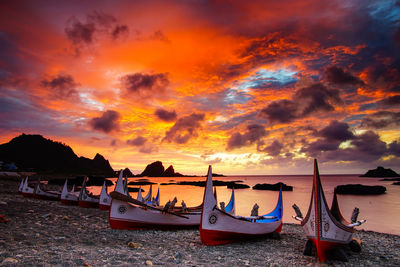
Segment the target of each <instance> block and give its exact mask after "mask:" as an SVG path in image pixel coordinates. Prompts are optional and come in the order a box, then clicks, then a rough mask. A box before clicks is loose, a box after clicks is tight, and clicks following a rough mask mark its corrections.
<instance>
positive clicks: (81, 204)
mask: <svg viewBox="0 0 400 267" xmlns="http://www.w3.org/2000/svg"><path fill="white" fill-rule="evenodd" d="M78 206H79V207H82V208H98V207H99V203H98V202H91V201H84V200H79V201H78Z"/></svg>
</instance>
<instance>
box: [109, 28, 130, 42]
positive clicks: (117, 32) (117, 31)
mask: <svg viewBox="0 0 400 267" xmlns="http://www.w3.org/2000/svg"><path fill="white" fill-rule="evenodd" d="M128 34H129V28H128V26H127V25H116V26H115V27H114V29H113V30H112V33H111V36H112V38H113V39H114V40H116V39H118V38H121V37H123V36H127V35H128Z"/></svg>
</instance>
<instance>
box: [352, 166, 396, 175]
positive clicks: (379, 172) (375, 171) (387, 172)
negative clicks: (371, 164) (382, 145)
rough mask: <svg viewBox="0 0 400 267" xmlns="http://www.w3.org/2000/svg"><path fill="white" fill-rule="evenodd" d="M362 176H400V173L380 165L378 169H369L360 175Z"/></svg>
mask: <svg viewBox="0 0 400 267" xmlns="http://www.w3.org/2000/svg"><path fill="white" fill-rule="evenodd" d="M360 177H400V175H398V174H397V173H396V172H395V171H393V170H392V169H390V168H389V169H385V168H383V167H382V166H378V167H377V168H376V169H373V170H369V171H367V173H365V174H364V175H360Z"/></svg>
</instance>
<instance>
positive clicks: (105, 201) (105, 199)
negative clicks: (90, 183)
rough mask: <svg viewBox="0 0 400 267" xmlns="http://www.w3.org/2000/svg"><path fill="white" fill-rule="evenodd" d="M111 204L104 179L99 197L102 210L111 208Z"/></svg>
mask: <svg viewBox="0 0 400 267" xmlns="http://www.w3.org/2000/svg"><path fill="white" fill-rule="evenodd" d="M110 206H111V197H110V195H109V194H108V193H107V186H106V181H104V182H103V187H102V188H101V193H100V198H99V208H100V209H101V210H109V209H110Z"/></svg>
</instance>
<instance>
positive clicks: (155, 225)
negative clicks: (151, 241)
mask: <svg viewBox="0 0 400 267" xmlns="http://www.w3.org/2000/svg"><path fill="white" fill-rule="evenodd" d="M120 190H121V189H119V190H117V188H116V190H115V191H113V192H111V193H110V196H111V198H112V201H111V207H110V214H109V223H110V227H111V228H112V229H122V230H137V229H164V230H166V229H181V228H188V227H198V226H199V224H200V216H201V205H200V206H197V207H191V208H186V209H185V210H183V209H182V207H175V208H174V209H171V210H170V209H167V208H165V209H164V207H163V206H154V203H152V204H147V203H144V202H142V201H139V200H138V199H134V198H132V197H130V196H129V195H126V194H125V193H124V192H123V191H122V192H121V191H120ZM139 192H140V191H139ZM155 200H157V201H155V202H158V203H159V192H158V194H157V197H156V199H155Z"/></svg>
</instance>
